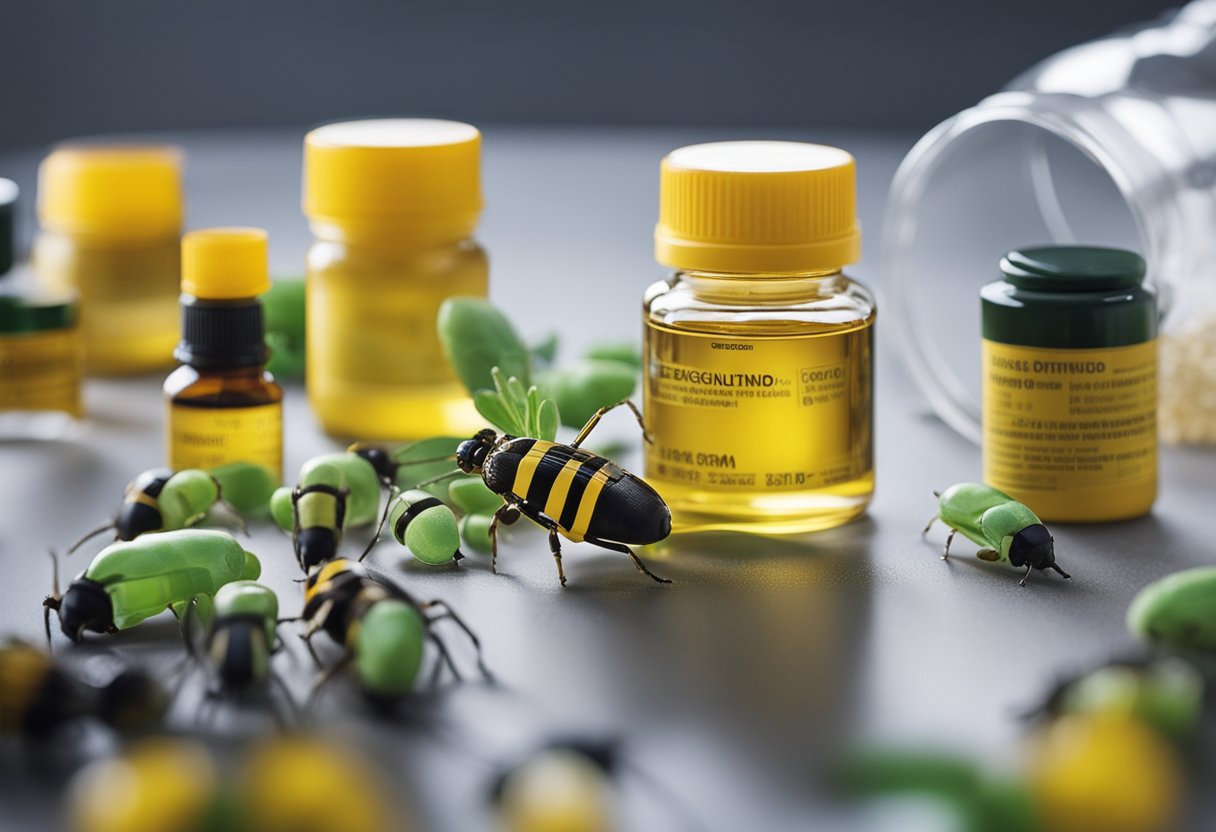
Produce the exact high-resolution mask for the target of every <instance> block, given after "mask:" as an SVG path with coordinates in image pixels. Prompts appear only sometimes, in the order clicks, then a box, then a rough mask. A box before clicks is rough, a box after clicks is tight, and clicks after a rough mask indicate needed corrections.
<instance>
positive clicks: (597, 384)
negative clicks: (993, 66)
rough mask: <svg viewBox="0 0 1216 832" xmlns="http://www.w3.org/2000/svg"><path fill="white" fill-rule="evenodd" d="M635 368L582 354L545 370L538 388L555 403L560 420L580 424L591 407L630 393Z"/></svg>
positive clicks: (631, 392)
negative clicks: (550, 369)
mask: <svg viewBox="0 0 1216 832" xmlns="http://www.w3.org/2000/svg"><path fill="white" fill-rule="evenodd" d="M637 381H638V372H637V370H636V369H634V368H633V367H631V366H629V365H627V364H622V363H621V362H619V361H603V360H600V359H594V358H585V359H582V360H580V361H575V362H574V363H572V364H567V365H565V366H563V367H561V368H559V369H557V370H554V371H552V372H549V373H546V374H545V375H544V377H543V378H541V380H540V387H541V392H542V394H543V395H544V396H547V397H548V398H551V399H553V401H555V402H556V403H557V411H558V413H560V414H561V419H562V424H563V425H566V426H567V427H574V428H581V427H582V426H583V425H584V424H586V423H587V420H588V419H590V418H591V417H592V416H593V415H594V414H595V411H597V410H599V409H600V408H601V407H607V406H608V405H610V404H616V403H617V402H619V401H621V400H622V399H627V398H629V397H630V396H631V395H632V394H633V390H634V388H635V387H636V386H637Z"/></svg>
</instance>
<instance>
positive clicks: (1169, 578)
mask: <svg viewBox="0 0 1216 832" xmlns="http://www.w3.org/2000/svg"><path fill="white" fill-rule="evenodd" d="M1127 626H1128V629H1130V630H1131V631H1132V632H1133V633H1134V634H1136V635H1137V636H1138V637H1140V638H1141V639H1143V640H1145V641H1147V642H1149V643H1151V644H1153V645H1156V646H1158V647H1164V648H1168V649H1176V650H1187V651H1191V650H1194V651H1199V652H1216V566H1196V567H1193V568H1191V569H1184V570H1182V571H1181V572H1175V573H1173V574H1172V575H1166V576H1165V577H1164V578H1160V579H1158V580H1156V581H1154V582H1153V583H1151V584H1149V585H1148V586H1146V587H1144V589H1142V590H1140V591H1139V592H1138V593H1136V597H1135V598H1134V599H1133V600H1132V603H1131V606H1129V607H1128V609H1127Z"/></svg>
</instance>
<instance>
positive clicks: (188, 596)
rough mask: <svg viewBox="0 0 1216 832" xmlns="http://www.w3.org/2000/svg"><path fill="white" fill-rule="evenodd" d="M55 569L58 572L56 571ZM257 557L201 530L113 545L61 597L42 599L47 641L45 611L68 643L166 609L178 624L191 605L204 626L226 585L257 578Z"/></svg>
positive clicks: (227, 536)
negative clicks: (56, 618) (195, 604)
mask: <svg viewBox="0 0 1216 832" xmlns="http://www.w3.org/2000/svg"><path fill="white" fill-rule="evenodd" d="M56 571H57V570H56ZM260 573H261V564H259V563H258V559H257V558H256V557H255V556H254V555H253V554H251V553H250V552H246V551H245V549H244V548H243V547H242V546H241V544H240V543H239V542H238V541H237V540H236V538H234V537H233V536H232V535H230V534H227V533H226V532H220V531H210V530H206V529H179V530H176V531H168V532H161V533H159V534H150V535H143V536H141V537H138V538H136V539H135V540H130V541H123V542H119V543H112V544H110V545H109V546H107V547H106V548H105V549H102V550H101V551H100V552H98V553H97V555H96V556H95V557H94V558H93V560H92V562H90V563H89V565H88V567H87V568H86V569H85V570H84V571H83V572H81V573H80V574H79V575H78V576H77V577H76V578H75V579H74V580H73V581H72V583H71V585H69V586H68V589H67V592H65V593H64V594H63V596H62V597H60V596H59V588H58V583H59V581H58V576H57V575H56V577H55V580H54V584H55V586H54V591H53V594H52V595H51V596H50V597H48V598H47V599H46V600H45V601H43V607H44V608H45V617H46V632H47V639H48V640H49V639H50V635H51V618H50V615H51V610H55V611H56V612H57V613H59V626H60V628H61V629H62V630H63V633H64V635H66V636H67V637H68V638H70V639H71V640H72V641H80V639H81V638H82V637H83V635H84V633H85V631H91V632H94V633H116V632H118V631H119V630H125V629H128V628H129V627H134V626H135V625H136V624H138V623H140V622H141V621H143V620H144V619H146V618H151V617H152V616H154V615H158V614H160V613H162V612H164V611H165V610H166V609H172V610H173V612H174V614H176V615H177V616H178V617H179V618H181V616H182V614H183V613H184V611H185V608H186V606H187V605H188V604H190V603H191V601H197V602H198V606H199V609H200V612H201V614H202V615H203V619H204V623H208V624H209V623H210V618H211V599H212V597H213V596H214V595H215V593H216V592H218V591H219V589H220V587H222V586H224V584H228V583H231V582H232V581H237V580H242V579H247V580H252V579H256V578H257V577H258V575H259V574H260Z"/></svg>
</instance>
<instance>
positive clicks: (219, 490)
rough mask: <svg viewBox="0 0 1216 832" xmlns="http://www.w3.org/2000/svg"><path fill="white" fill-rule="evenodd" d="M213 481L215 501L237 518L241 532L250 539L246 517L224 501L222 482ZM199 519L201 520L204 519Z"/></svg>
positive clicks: (212, 479) (204, 514) (213, 478)
mask: <svg viewBox="0 0 1216 832" xmlns="http://www.w3.org/2000/svg"><path fill="white" fill-rule="evenodd" d="M211 481H212V482H213V483H215V501H216V502H217V503H219V504H220V505H221V506H223V507H224V510H225V511H227V512H228V513H229V514H231V515H232V516H233V517H235V518H236V524H237V526H238V527H240V530H241V531H242V532H244V533H245V537H249V526H248V525H246V523H245V518H244V516H242V515H241V513H240V512H239V511H237V510H236V506H234V505H233V504H232V503H230V502H228V501H227V500H225V499H224V487H223V486H222V485H220V481H219V480H217V479H216V478H215V477H212V478H211ZM206 516H207V514H206V512H203V517H206ZM199 519H200V520H201V519H202V517H200V518H199ZM191 525H193V524H191Z"/></svg>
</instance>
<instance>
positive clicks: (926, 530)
mask: <svg viewBox="0 0 1216 832" xmlns="http://www.w3.org/2000/svg"><path fill="white" fill-rule="evenodd" d="M939 519H941V515H940V514H935V515H933V516H932V517H930V518H929V522H928V523H926V524H925V527H924V528H923V529H921V532H920V536H921V537H924V536H925V535H927V534H928V533H929V529H931V528H933V524H934V523H936V522H937V521H938V520H939Z"/></svg>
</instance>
